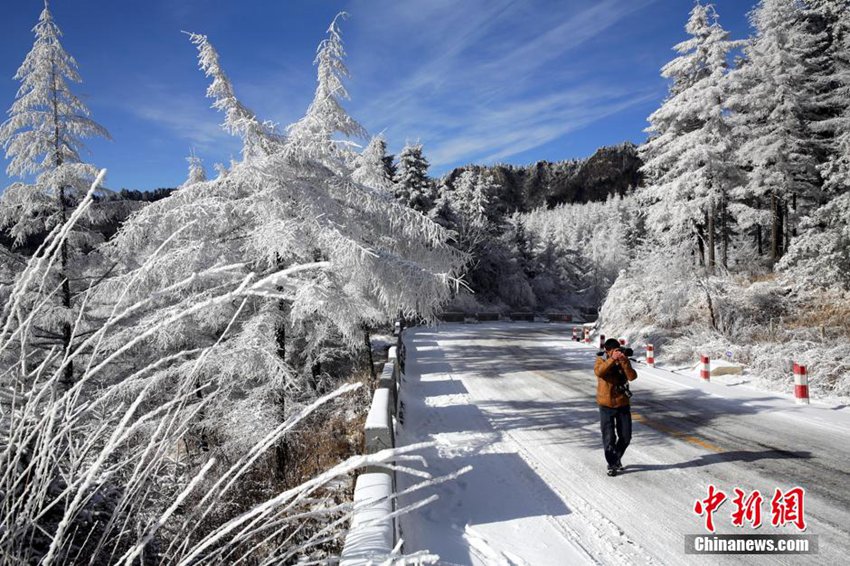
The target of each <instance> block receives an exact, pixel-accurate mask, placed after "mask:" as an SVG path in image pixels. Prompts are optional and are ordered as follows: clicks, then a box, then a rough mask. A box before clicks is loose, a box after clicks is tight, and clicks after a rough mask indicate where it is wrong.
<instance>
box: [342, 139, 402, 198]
mask: <svg viewBox="0 0 850 566" xmlns="http://www.w3.org/2000/svg"><path fill="white" fill-rule="evenodd" d="M386 160H387V142H386V140H384V138H383V137H382V136H375V137H373V138H372V139H371V141H370V142H369V145H367V146H366V148H365V149H364V150H363V151H362V152H361V153H360V154H359V155H358V156H357V157H356V158H355V160H354V170H353V171H352V173H351V178H352V179H353V180H354V181H355V182H357V183H360V184H362V185H366V186H367V187H372V188H373V189H377V190H379V191H381V192H383V193H387V194H390V193H392V189H393V181H392V177H391V176H390V175H389V173H388V171H387V166H386Z"/></svg>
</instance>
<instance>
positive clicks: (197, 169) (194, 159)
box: [181, 151, 207, 187]
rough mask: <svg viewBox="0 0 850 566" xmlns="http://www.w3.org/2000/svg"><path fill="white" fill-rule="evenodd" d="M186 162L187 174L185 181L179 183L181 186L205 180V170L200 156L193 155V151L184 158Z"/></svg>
mask: <svg viewBox="0 0 850 566" xmlns="http://www.w3.org/2000/svg"><path fill="white" fill-rule="evenodd" d="M186 162H187V163H188V164H189V174H188V176H187V177H186V181H185V182H184V183H183V184H182V185H181V186H182V187H186V186H189V185H194V184H195V183H203V182H204V181H206V180H207V171H206V169H204V162H203V160H202V159H201V158H200V157H198V156H197V155H195V152H194V151H193V152H192V155H190V156H189V157H187V158H186Z"/></svg>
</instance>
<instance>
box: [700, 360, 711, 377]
mask: <svg viewBox="0 0 850 566" xmlns="http://www.w3.org/2000/svg"><path fill="white" fill-rule="evenodd" d="M699 361H700V362H701V363H702V368H700V370H699V378H700V379H701V380H703V381H710V380H711V361H710V360H709V359H708V356H706V355H705V354H700V356H699Z"/></svg>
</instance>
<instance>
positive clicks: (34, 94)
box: [0, 1, 109, 386]
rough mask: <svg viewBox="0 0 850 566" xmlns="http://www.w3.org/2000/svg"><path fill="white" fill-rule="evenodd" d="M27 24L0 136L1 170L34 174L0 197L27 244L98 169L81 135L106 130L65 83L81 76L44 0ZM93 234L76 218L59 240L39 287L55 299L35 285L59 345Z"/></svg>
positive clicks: (6, 222)
mask: <svg viewBox="0 0 850 566" xmlns="http://www.w3.org/2000/svg"><path fill="white" fill-rule="evenodd" d="M33 32H34V33H35V42H34V43H33V47H32V49H31V50H30V52H29V53H28V54H27V55H26V57H25V58H24V62H23V63H22V64H21V66H20V68H19V69H18V71H17V73H16V74H15V77H14V78H15V79H16V80H19V81H20V82H21V86H20V88H19V89H18V92H17V95H16V97H15V102H14V103H13V104H12V107H11V108H10V109H9V119H8V120H6V121H5V122H4V123H3V124H2V126H0V143H2V144H3V147H4V148H5V150H6V157H7V158H8V159H10V162H9V165H8V167H7V169H6V171H7V173H8V175H9V176H11V177H15V176H17V177H21V178H25V177H27V176H30V175H34V176H35V180H34V182H33V183H32V184H29V183H24V182H21V183H15V184H13V185H12V186H11V187H9V188H8V189H6V191H5V193H4V194H3V198H2V200H0V226H2V228H4V229H7V230H8V231H9V234H10V235H11V237H12V238H13V240H14V242H15V243H16V244H18V245H23V244H26V243H30V244H31V243H32V242H30V240H31V239H33V238H35V239H38V238H40V237H43V236H45V235H46V234H47V233H48V232H50V231H51V230H53V229H54V228H56V227H57V226H60V225H62V224H64V223H65V221H66V220H67V219H68V217H69V216H70V214H71V213H72V211H73V210H74V208H75V207H76V205H77V203H78V202H79V200H80V199H81V198H82V197H83V195H85V193H86V192H87V191H88V189H89V186H90V185H91V183H92V181H93V180H94V178H95V176H96V173H97V170H96V169H95V168H94V167H93V166H91V165H88V164H85V163H83V162H82V159H81V158H80V153H81V151H82V149H83V142H82V140H83V139H84V138H87V137H92V136H101V137H106V138H108V137H109V134H108V133H107V132H106V130H105V129H104V128H103V127H102V126H100V125H99V124H97V123H96V122H95V121H93V120H92V119H91V118H90V112H89V110H88V108H87V107H86V106H85V104H84V103H83V102H82V101H81V100H80V99H79V98H78V97H77V96H76V95H75V94H74V93H73V92H72V91H71V88H70V83H80V82H81V81H82V79H81V78H80V75H79V72H78V71H77V63H76V61H75V60H74V58H73V57H71V56H70V55H69V54H68V53H67V52H66V51H65V49H64V48H63V47H62V44H61V42H60V38H61V36H62V32H61V31H60V29H59V27H58V26H57V25H56V22H55V21H54V20H53V16H52V14H51V12H50V9H49V6H48V4H47V2H46V1H45V4H44V9H43V10H42V12H41V15H40V17H39V20H38V23H37V24H36V26H35V27H34V28H33ZM104 208H105V207H104V206H99V207H94V208H92V209H91V211H90V213H89V214H88V215H87V219H88V220H90V221H98V220H102V219H103V217H104V215H105V212H104ZM98 238H99V235H98V234H96V233H94V232H93V231H91V230H89V229H87V227H86V224H85V223H84V222H80V223H78V224H77V225H76V229H75V233H74V236H73V237H72V238H68V239H66V240H64V241H63V243H62V245H61V249H60V250H59V257H58V261H57V262H56V264H55V265H56V267H55V269H54V273H53V279H54V280H53V282H52V283H51V286H52V287H51V288H49V289H46V290H44V293H47V294H51V293H53V292H54V291H56V288H58V292H57V293H56V296H57V297H58V300H59V303H60V304H59V305H53V304H52V302H50V301H48V302H46V303H45V302H43V301H41V299H40V297H43V296H44V295H43V294H42V293H39V292H36V293H34V295H33V296H32V301H31V303H30V304H31V306H32V307H33V308H35V306H36V305H39V304H40V305H41V307H40V308H39V311H40V313H41V316H40V318H39V322H38V325H39V329H40V332H41V333H42V334H43V336H44V338H45V340H47V341H48V342H58V343H60V344H61V345H62V348H63V349H64V350H65V351H70V350H71V348H72V340H73V336H72V326H73V325H74V324H75V319H76V314H75V311H74V306H75V302H76V300H77V297H78V295H79V293H80V291H81V289H80V288H74V287H75V285H76V286H77V287H82V288H83V289H84V288H85V287H86V286H87V281H90V278H88V276H87V275H86V272H87V269H88V268H90V265H87V264H86V263H87V262H86V260H85V258H84V257H83V254H82V253H81V252H80V250H81V249H89V248H91V247H93V246H94V245H95V244H96V243H97V241H98ZM72 280H73V281H74V282H75V285H74V284H72ZM73 375H74V369H73V363H68V364H66V366H65V375H64V380H63V381H64V383H65V385H66V386H67V385H69V384H70V383H71V382H72V381H73Z"/></svg>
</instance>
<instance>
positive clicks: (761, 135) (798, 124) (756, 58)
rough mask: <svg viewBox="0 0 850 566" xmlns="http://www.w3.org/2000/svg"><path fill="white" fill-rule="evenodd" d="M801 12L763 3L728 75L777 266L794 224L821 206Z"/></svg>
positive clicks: (786, 1)
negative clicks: (741, 54) (740, 59)
mask: <svg viewBox="0 0 850 566" xmlns="http://www.w3.org/2000/svg"><path fill="white" fill-rule="evenodd" d="M801 13H802V12H801V9H800V6H799V4H798V3H797V2H796V1H795V0H762V1H761V2H759V4H758V5H757V7H756V8H755V10H753V12H752V13H751V14H750V22H751V25H752V26H753V28H754V30H755V36H754V37H753V38H752V39H751V40H750V41H749V43H748V44H747V46H746V47H745V48H744V55H745V58H746V60H745V62H744V63H743V64H742V65H741V66H740V68H738V69H736V70H735V71H734V72H733V73H732V74H731V76H730V83H731V88H732V91H733V94H732V96H731V97H730V108H731V109H732V110H733V111H734V118H735V132H736V138H737V139H738V140H739V144H740V145H739V147H738V151H737V155H738V161H739V162H740V163H741V164H742V165H743V166H744V167H745V168H746V169H747V170H748V175H747V181H746V185H745V191H744V193H745V195H746V197H747V198H749V199H752V200H753V201H755V203H756V204H759V203H760V206H761V209H762V210H765V211H767V215H769V223H770V257H771V260H772V261H776V260H778V259H779V258H780V257H781V256H782V254H783V253H784V251H785V250H786V248H787V242H788V240H789V239H790V236H791V233H792V229H793V224H794V223H795V222H796V218H797V217H799V216H800V215H801V213H803V214H805V212H806V211H808V210H811V207H812V206H813V205H816V204H817V202H818V199H819V195H818V188H817V185H818V177H817V170H816V167H817V153H816V144H815V143H814V140H813V137H812V133H811V130H810V128H809V127H808V124H807V120H806V115H807V109H808V105H809V100H810V99H811V96H810V95H811V86H812V83H811V81H810V75H809V74H808V70H807V67H806V64H805V63H806V61H805V53H806V51H807V50H809V49H811V45H810V44H809V43H808V40H809V39H810V36H809V35H807V34H806V33H805V30H804V29H803V21H802V18H801ZM759 222H761V220H759Z"/></svg>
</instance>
